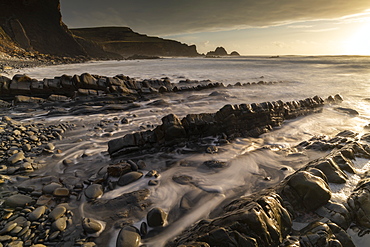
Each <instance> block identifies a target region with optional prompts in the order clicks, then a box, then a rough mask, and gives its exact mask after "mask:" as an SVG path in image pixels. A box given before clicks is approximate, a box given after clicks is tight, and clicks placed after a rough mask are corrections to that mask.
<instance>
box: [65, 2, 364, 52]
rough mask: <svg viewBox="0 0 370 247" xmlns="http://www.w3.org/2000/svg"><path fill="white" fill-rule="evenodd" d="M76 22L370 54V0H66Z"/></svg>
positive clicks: (229, 42)
mask: <svg viewBox="0 0 370 247" xmlns="http://www.w3.org/2000/svg"><path fill="white" fill-rule="evenodd" d="M60 1H61V12H62V18H63V22H64V23H65V24H66V25H67V26H68V27H70V28H78V27H100V26H128V27H130V28H131V29H133V30H134V31H135V32H138V33H142V34H147V35H150V36H159V37H162V38H167V39H175V40H178V41H180V42H183V43H186V44H189V45H192V44H195V45H196V46H197V50H198V52H200V53H206V52H208V51H210V50H214V49H215V48H216V47H218V46H223V47H224V48H225V49H226V50H227V51H228V52H231V51H234V50H235V51H238V52H239V53H240V54H242V55H370V0H104V1H102V0H60Z"/></svg>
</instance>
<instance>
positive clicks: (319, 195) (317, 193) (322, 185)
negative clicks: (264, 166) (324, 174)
mask: <svg viewBox="0 0 370 247" xmlns="http://www.w3.org/2000/svg"><path fill="white" fill-rule="evenodd" d="M288 185H289V186H290V187H292V188H293V189H294V191H295V192H296V193H297V195H298V197H299V198H298V199H299V200H300V201H301V202H302V204H303V206H304V207H305V208H307V209H308V210H315V209H317V208H318V207H320V206H322V205H324V204H326V203H327V202H328V201H329V199H330V198H331V190H330V188H329V185H328V184H327V183H326V182H325V181H324V180H323V179H322V178H320V177H317V176H314V175H312V174H311V173H309V172H306V171H300V172H297V173H295V174H294V175H293V176H292V177H290V179H289V181H288Z"/></svg>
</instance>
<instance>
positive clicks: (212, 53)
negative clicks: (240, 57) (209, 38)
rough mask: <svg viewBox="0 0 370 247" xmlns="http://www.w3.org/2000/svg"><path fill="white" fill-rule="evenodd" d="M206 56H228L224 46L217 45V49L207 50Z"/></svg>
mask: <svg viewBox="0 0 370 247" xmlns="http://www.w3.org/2000/svg"><path fill="white" fill-rule="evenodd" d="M206 56H227V51H226V50H225V48H223V47H222V46H220V47H217V48H216V50H214V51H210V52H207V54H206Z"/></svg>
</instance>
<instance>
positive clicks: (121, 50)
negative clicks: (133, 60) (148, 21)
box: [71, 27, 199, 57]
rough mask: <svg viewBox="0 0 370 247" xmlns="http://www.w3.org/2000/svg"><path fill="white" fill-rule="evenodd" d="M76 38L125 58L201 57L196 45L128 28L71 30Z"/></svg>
mask: <svg viewBox="0 0 370 247" xmlns="http://www.w3.org/2000/svg"><path fill="white" fill-rule="evenodd" d="M71 31H72V33H73V34H74V35H76V36H79V37H82V38H84V39H87V40H92V41H94V42H96V43H98V44H100V45H101V46H102V47H103V48H104V50H106V51H108V52H115V53H118V54H120V55H121V56H123V57H128V56H132V55H148V56H199V54H198V52H197V49H196V47H195V45H191V46H189V45H186V44H182V43H180V42H178V41H175V40H168V39H162V38H158V37H149V36H147V35H144V34H139V33H136V32H134V31H132V30H131V29H130V28H128V27H98V28H79V29H71Z"/></svg>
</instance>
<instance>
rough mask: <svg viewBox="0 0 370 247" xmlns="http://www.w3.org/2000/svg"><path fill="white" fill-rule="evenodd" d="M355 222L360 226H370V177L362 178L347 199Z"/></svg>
mask: <svg viewBox="0 0 370 247" xmlns="http://www.w3.org/2000/svg"><path fill="white" fill-rule="evenodd" d="M347 204H348V206H349V210H350V212H351V213H352V214H353V216H354V219H355V222H356V223H357V224H358V225H359V226H362V227H366V228H370V178H369V177H366V178H364V179H362V180H361V181H360V182H359V183H358V185H357V187H356V189H355V190H354V192H353V193H352V194H351V196H350V197H349V198H348V200H347Z"/></svg>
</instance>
